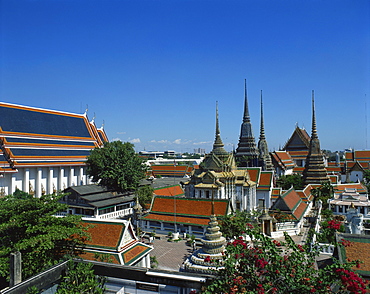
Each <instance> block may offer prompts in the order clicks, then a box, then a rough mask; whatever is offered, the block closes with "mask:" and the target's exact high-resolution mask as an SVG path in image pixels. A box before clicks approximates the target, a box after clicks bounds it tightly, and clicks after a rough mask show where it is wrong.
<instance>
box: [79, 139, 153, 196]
mask: <svg viewBox="0 0 370 294" xmlns="http://www.w3.org/2000/svg"><path fill="white" fill-rule="evenodd" d="M86 165H87V174H88V175H89V176H91V177H92V181H93V182H99V184H101V185H103V186H106V187H108V188H111V189H114V190H115V191H118V192H123V191H128V190H131V191H133V190H136V189H137V187H138V185H139V183H140V180H141V179H143V178H144V177H145V171H146V165H145V164H144V162H143V159H142V158H140V157H139V155H138V154H137V153H136V152H135V150H134V145H133V144H131V143H129V142H125V143H122V142H121V141H113V142H105V143H104V147H102V148H99V147H96V148H95V149H93V150H92V151H91V153H90V155H89V156H88V157H87V161H86Z"/></svg>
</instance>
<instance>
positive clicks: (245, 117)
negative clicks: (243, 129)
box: [243, 79, 251, 123]
mask: <svg viewBox="0 0 370 294" xmlns="http://www.w3.org/2000/svg"><path fill="white" fill-rule="evenodd" d="M250 122H251V118H250V116H249V108H248V94H247V79H244V115H243V123H250Z"/></svg>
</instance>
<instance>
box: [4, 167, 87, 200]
mask: <svg viewBox="0 0 370 294" xmlns="http://www.w3.org/2000/svg"><path fill="white" fill-rule="evenodd" d="M85 170H86V169H85V168H84V167H80V166H76V167H68V166H67V167H27V168H18V172H15V173H3V174H2V175H1V177H0V191H4V193H5V195H9V194H13V193H14V192H15V190H16V189H17V188H18V189H19V190H21V191H24V192H26V193H30V192H31V190H30V188H31V189H32V191H33V192H34V195H35V197H40V196H41V195H42V194H52V193H53V192H54V189H55V190H57V191H60V190H64V189H65V188H67V187H68V186H71V185H70V184H73V185H74V186H76V185H78V184H89V183H91V181H90V179H89V178H88V177H87V175H86V174H85ZM30 185H31V187H30Z"/></svg>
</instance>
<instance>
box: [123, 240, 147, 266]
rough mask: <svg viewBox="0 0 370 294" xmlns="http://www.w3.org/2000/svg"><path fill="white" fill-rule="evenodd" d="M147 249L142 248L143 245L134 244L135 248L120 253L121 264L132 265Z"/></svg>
mask: <svg viewBox="0 0 370 294" xmlns="http://www.w3.org/2000/svg"><path fill="white" fill-rule="evenodd" d="M148 249H149V248H148V247H147V246H144V245H143V244H136V245H135V246H133V247H131V248H129V249H128V250H126V251H125V252H123V253H122V255H123V262H124V263H125V264H130V263H132V262H133V261H134V260H135V259H137V258H138V257H140V256H141V255H142V254H143V253H145V252H146V251H148Z"/></svg>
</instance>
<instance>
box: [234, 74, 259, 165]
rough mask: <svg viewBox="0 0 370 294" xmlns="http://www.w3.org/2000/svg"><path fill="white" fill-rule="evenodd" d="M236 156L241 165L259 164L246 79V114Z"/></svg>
mask: <svg viewBox="0 0 370 294" xmlns="http://www.w3.org/2000/svg"><path fill="white" fill-rule="evenodd" d="M235 157H236V158H237V161H238V162H239V165H240V166H250V167H251V166H257V165H258V150H257V147H256V141H255V139H254V136H253V131H252V124H251V120H250V116H249V109H248V95H247V80H244V114H243V123H242V126H241V131H240V137H239V143H238V148H237V149H236V154H235Z"/></svg>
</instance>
